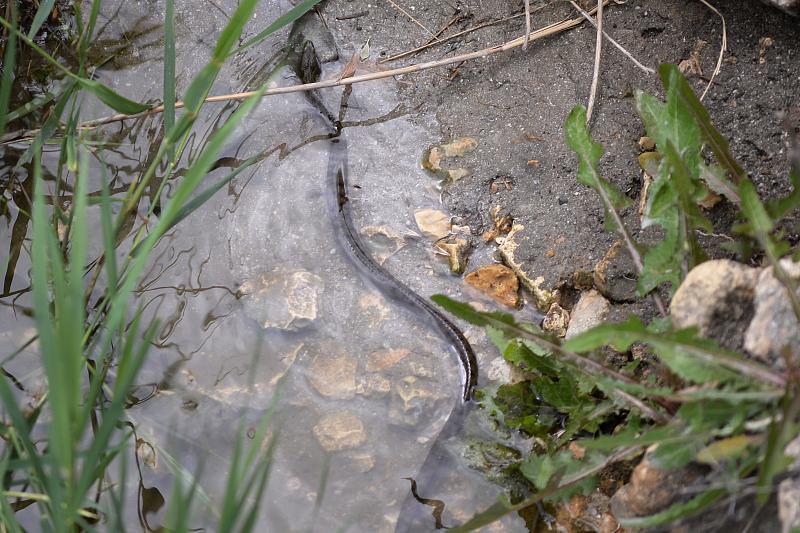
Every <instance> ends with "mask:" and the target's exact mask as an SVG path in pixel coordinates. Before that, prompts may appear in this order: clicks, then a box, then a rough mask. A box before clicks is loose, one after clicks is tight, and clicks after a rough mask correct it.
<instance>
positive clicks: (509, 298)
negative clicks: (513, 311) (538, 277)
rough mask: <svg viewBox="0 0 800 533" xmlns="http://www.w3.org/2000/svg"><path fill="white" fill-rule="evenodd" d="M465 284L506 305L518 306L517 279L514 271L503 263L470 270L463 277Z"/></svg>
mask: <svg viewBox="0 0 800 533" xmlns="http://www.w3.org/2000/svg"><path fill="white" fill-rule="evenodd" d="M464 281H466V282H467V284H469V285H471V286H473V287H475V288H476V289H478V290H479V291H481V292H483V293H484V294H486V295H488V296H490V297H492V298H493V299H494V300H495V301H496V302H497V303H500V304H503V305H507V306H508V307H518V306H519V280H518V279H517V276H516V274H514V271H513V270H511V269H510V268H508V267H507V266H505V265H489V266H486V267H481V268H479V269H478V270H475V271H473V272H470V273H469V274H467V275H466V277H465V278H464Z"/></svg>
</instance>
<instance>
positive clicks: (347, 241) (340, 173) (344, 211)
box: [326, 132, 478, 402]
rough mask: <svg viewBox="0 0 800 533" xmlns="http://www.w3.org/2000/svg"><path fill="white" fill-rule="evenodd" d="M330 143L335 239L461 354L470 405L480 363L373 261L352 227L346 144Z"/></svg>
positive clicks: (444, 321) (459, 336)
mask: <svg viewBox="0 0 800 533" xmlns="http://www.w3.org/2000/svg"><path fill="white" fill-rule="evenodd" d="M336 135H337V136H336V137H334V138H332V139H331V140H330V150H329V159H328V171H327V174H328V175H327V179H326V181H327V184H328V185H327V187H328V193H327V195H326V196H327V199H328V210H329V212H330V213H331V215H332V218H333V228H334V233H335V235H336V239H337V241H338V242H339V244H340V246H341V247H342V249H343V250H344V251H345V252H346V255H347V256H348V258H350V260H351V262H352V263H353V264H354V265H355V266H356V267H357V268H358V269H359V270H360V271H361V272H362V273H363V274H364V275H365V276H366V277H367V278H368V279H369V280H370V281H371V282H372V283H373V284H374V285H375V286H376V287H377V288H378V290H380V291H381V293H383V294H384V295H385V296H387V297H389V298H391V299H392V300H394V301H396V302H399V303H402V304H404V305H406V306H407V307H409V308H411V309H412V310H414V311H420V312H422V313H423V314H424V315H426V316H428V317H429V318H430V319H431V320H432V322H433V323H434V324H435V326H436V327H437V329H438V330H439V331H440V332H441V334H442V336H443V337H444V338H445V339H446V340H447V341H448V342H449V343H450V345H451V346H452V347H453V349H454V350H455V351H456V353H457V354H458V358H459V360H460V362H461V368H462V400H463V401H465V402H466V401H469V400H470V399H471V398H472V391H473V389H474V388H475V385H476V382H477V366H478V364H477V362H476V360H475V353H474V352H473V351H472V347H471V346H470V344H469V341H467V339H466V338H465V337H464V334H463V333H461V330H460V329H459V328H458V327H457V326H456V325H455V324H453V323H452V322H451V321H450V319H448V318H447V317H446V316H445V315H444V314H443V313H442V312H441V311H439V310H438V309H436V308H435V307H434V306H433V305H432V304H431V303H429V302H428V301H427V300H426V299H425V298H423V297H422V296H420V295H419V294H417V293H416V292H414V291H413V290H411V289H410V288H409V287H408V286H406V285H405V284H404V283H403V282H401V281H400V280H398V279H397V278H396V277H394V276H393V275H392V274H390V273H389V272H388V271H387V270H386V269H385V268H383V267H382V266H381V265H379V264H378V263H377V261H375V259H373V257H372V256H371V255H370V254H369V253H368V252H367V250H366V248H365V247H364V244H363V243H362V242H361V239H360V237H359V235H358V232H357V231H356V229H355V227H354V226H353V217H352V212H351V209H350V200H349V198H348V195H347V141H346V140H345V139H344V137H343V136H342V135H340V134H338V132H337V134H336Z"/></svg>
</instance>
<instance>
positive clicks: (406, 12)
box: [386, 0, 439, 41]
mask: <svg viewBox="0 0 800 533" xmlns="http://www.w3.org/2000/svg"><path fill="white" fill-rule="evenodd" d="M386 1H387V2H389V3H390V4H392V6H393V7H394V8H395V9H396V10H398V11H399V12H400V13H402V14H403V15H405V16H407V17H408V18H409V19H411V22H413V23H414V24H416V25H417V26H419V27H420V28H422V29H423V30H425V31H426V32H428V33H429V34H430V35H431V36H432V37H433V38H434V39H436V40H437V41H438V40H439V39H438V37H436V34H435V33H433V32H432V31H431V30H429V29H428V27H427V26H425V25H424V24H423V23H421V22H420V21H418V20H417V19H415V18H414V17H413V16H411V14H410V13H409V12H408V11H406V10H405V9H403V8H402V7H400V6H398V5H397V4H395V3H394V2H393V1H392V0H386Z"/></svg>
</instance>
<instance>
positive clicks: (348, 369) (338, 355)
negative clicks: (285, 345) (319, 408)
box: [308, 345, 356, 400]
mask: <svg viewBox="0 0 800 533" xmlns="http://www.w3.org/2000/svg"><path fill="white" fill-rule="evenodd" d="M323 346H327V345H323ZM308 381H309V382H310V383H311V386H312V387H314V388H315V389H316V390H317V392H318V393H320V394H321V395H322V396H325V397H326V398H331V399H334V400H348V399H350V398H352V397H353V396H355V395H356V360H355V358H354V357H351V356H350V355H348V354H347V353H345V352H343V351H341V349H340V348H337V347H333V346H331V347H330V349H321V350H320V352H319V353H318V354H317V355H316V357H314V360H313V362H312V363H311V366H310V367H309V369H308Z"/></svg>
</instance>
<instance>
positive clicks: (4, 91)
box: [0, 2, 17, 137]
mask: <svg viewBox="0 0 800 533" xmlns="http://www.w3.org/2000/svg"><path fill="white" fill-rule="evenodd" d="M11 24H12V25H13V27H14V29H16V27H17V7H16V3H15V2H12V3H11ZM16 63H17V40H16V39H15V38H14V37H13V36H11V35H9V36H8V40H7V41H6V49H5V53H4V54H3V78H2V83H0V137H2V136H3V133H5V131H6V124H8V121H9V120H11V119H9V117H8V113H7V112H8V102H9V100H10V99H11V87H12V85H13V78H14V68H15V67H16Z"/></svg>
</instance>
